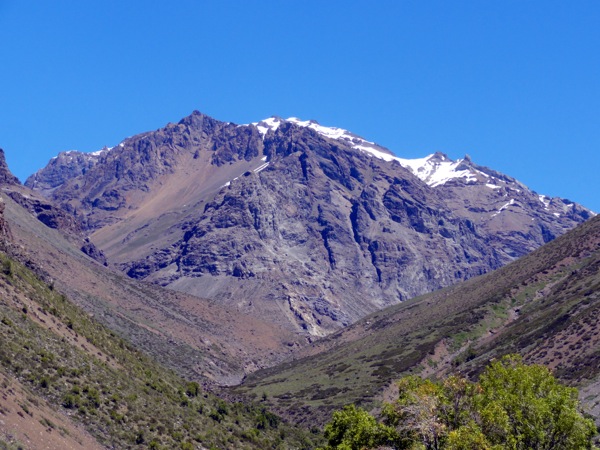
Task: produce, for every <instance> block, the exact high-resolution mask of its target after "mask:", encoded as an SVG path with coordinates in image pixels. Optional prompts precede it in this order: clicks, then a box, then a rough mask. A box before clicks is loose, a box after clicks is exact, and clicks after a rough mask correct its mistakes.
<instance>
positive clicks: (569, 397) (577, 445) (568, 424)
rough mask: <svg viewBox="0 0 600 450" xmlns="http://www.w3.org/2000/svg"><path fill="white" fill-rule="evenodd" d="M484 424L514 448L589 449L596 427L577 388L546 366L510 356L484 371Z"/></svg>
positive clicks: (495, 439) (497, 439) (481, 410)
mask: <svg viewBox="0 0 600 450" xmlns="http://www.w3.org/2000/svg"><path fill="white" fill-rule="evenodd" d="M479 385H480V386H481V394H480V395H479V397H478V399H477V400H478V403H479V404H478V410H479V413H480V417H481V419H480V426H481V428H482V430H483V432H484V433H485V435H486V436H488V439H490V441H491V442H493V443H497V444H502V445H503V446H504V447H505V448H508V449H515V450H517V449H519V450H520V449H523V450H524V449H532V448H533V449H556V450H560V449H565V450H566V449H588V448H591V440H592V437H593V436H594V434H595V432H596V430H595V426H594V423H593V421H592V420H590V419H586V418H584V417H583V416H582V415H581V414H580V413H579V411H578V407H579V401H578V399H577V389H575V388H569V387H566V386H563V385H561V384H560V383H559V382H558V380H557V379H556V378H554V376H553V375H552V373H551V372H550V371H549V370H548V369H547V368H546V367H544V366H540V365H531V366H527V365H525V364H524V363H523V361H522V360H521V357H519V356H515V355H510V356H506V357H504V358H502V359H501V360H500V361H496V362H493V363H492V364H491V365H490V366H489V367H488V368H487V369H486V370H485V372H484V373H483V374H482V376H481V378H480V380H479Z"/></svg>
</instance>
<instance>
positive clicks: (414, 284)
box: [26, 112, 592, 335]
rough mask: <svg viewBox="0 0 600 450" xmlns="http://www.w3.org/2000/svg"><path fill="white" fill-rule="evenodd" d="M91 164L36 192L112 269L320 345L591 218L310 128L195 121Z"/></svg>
mask: <svg viewBox="0 0 600 450" xmlns="http://www.w3.org/2000/svg"><path fill="white" fill-rule="evenodd" d="M84 158H85V157H82V158H77V159H74V161H75V162H74V163H73V164H72V166H68V165H67V166H68V167H66V168H61V167H62V166H61V165H60V164H58V163H56V164H52V163H51V165H50V166H49V167H48V168H46V169H42V170H41V171H39V172H38V173H37V174H36V175H35V178H30V179H28V180H27V182H26V184H27V185H29V186H31V187H32V188H34V189H38V190H40V192H43V193H45V194H46V195H48V196H50V197H51V198H53V199H54V200H56V201H58V202H59V203H60V204H61V205H63V206H64V207H65V208H68V209H70V210H71V211H74V212H75V213H76V214H77V215H78V216H79V217H81V218H82V220H83V221H84V223H85V224H86V226H87V228H88V230H89V231H90V232H93V234H92V236H91V237H92V240H93V241H94V242H95V243H96V244H97V245H98V246H99V247H100V248H101V249H103V250H104V251H105V252H106V254H107V256H108V258H109V261H111V262H113V263H114V264H116V265H118V266H119V267H120V268H121V269H122V270H124V271H125V272H126V273H127V274H128V275H129V276H131V277H134V278H140V279H145V280H148V281H152V282H155V283H160V284H161V285H164V286H168V287H171V288H173V289H176V290H182V291H186V292H189V293H192V294H197V295H202V296H204V297H210V298H213V299H215V300H216V301H219V302H222V303H225V304H228V305H230V306H231V308H235V309H237V310H239V311H240V312H241V313H244V314H256V315H260V316H261V317H269V318H271V319H272V320H273V321H274V322H277V323H287V324H288V325H289V326H291V327H295V328H296V329H297V330H298V331H300V332H308V333H310V334H312V335H323V334H326V333H329V332H331V331H333V330H335V329H338V328H340V327H343V326H345V325H347V324H349V323H351V322H353V321H355V320H357V319H358V318H360V317H362V316H363V315H365V314H367V313H369V312H372V311H374V310H377V309H380V308H382V307H384V306H387V305H390V304H393V303H396V302H399V301H402V300H404V299H407V298H410V297H414V296H416V295H419V294H422V293H425V292H429V291H431V290H434V289H438V288H441V287H444V286H448V285H450V284H453V283H455V282H457V281H461V280H464V279H467V278H470V277H472V276H475V275H478V274H482V273H485V272H487V271H489V270H492V269H495V268H497V267H500V266H501V265H503V264H505V263H507V262H509V261H511V260H512V259H514V258H515V257H517V256H520V255H522V254H524V253H526V252H528V251H531V250H533V249H534V248H536V247H538V246H539V245H541V244H542V243H544V242H546V241H547V240H549V239H552V238H553V237H555V236H558V235H560V234H562V233H564V232H565V231H566V230H568V229H570V228H572V227H573V226H575V225H576V224H577V223H580V222H582V221H583V220H585V219H586V218H588V217H590V216H591V214H592V213H591V212H590V211H588V210H586V209H585V208H583V207H581V206H579V205H576V204H573V203H571V202H568V201H565V200H561V199H549V198H546V197H543V196H538V195H537V194H536V193H534V192H532V191H530V190H529V189H527V188H526V187H525V186H523V185H521V184H520V183H518V182H517V181H516V180H514V179H512V178H510V177H506V176H504V175H502V174H499V173H496V172H494V171H491V170H490V169H487V168H483V167H480V166H477V165H475V164H473V163H472V162H471V161H470V159H468V158H465V160H463V161H458V162H455V161H450V160H448V158H447V157H445V156H444V155H441V154H436V155H432V156H430V157H429V158H428V159H427V163H426V165H423V166H420V167H417V166H415V165H414V164H413V163H407V162H406V161H405V160H401V159H399V158H394V157H393V155H392V154H391V152H389V151H388V150H386V149H384V148H382V147H380V146H377V145H376V144H373V143H369V142H367V141H364V140H363V139H362V138H359V137H358V136H355V135H352V134H350V133H348V132H344V130H339V129H328V128H325V127H320V126H319V125H318V124H316V123H314V122H300V121H298V120H287V121H284V120H281V119H269V120H268V121H264V122H260V123H258V124H252V125H243V126H238V125H235V124H230V123H224V122H219V121H216V120H214V119H212V118H210V117H207V116H205V115H202V114H200V113H198V112H194V113H193V114H192V115H191V116H189V117H187V118H185V119H183V120H182V121H180V122H179V123H178V124H169V125H167V126H166V127H165V128H163V129H160V130H157V131H155V132H150V133H144V134H141V135H138V136H135V137H132V138H129V139H127V140H125V141H123V143H121V144H120V145H119V146H118V147H115V148H113V149H111V150H109V151H108V150H107V151H105V152H101V153H100V155H99V156H94V158H96V159H94V160H93V161H92V160H91V159H90V160H87V162H86V160H85V159H84ZM54 161H55V160H54ZM448 164H450V165H451V167H450V166H448ZM442 166H444V167H445V168H446V169H448V168H449V167H450V169H451V170H450V172H451V173H452V174H454V175H452V176H451V177H449V178H448V179H441V178H440V177H439V173H440V172H436V167H442ZM84 167H85V170H84ZM447 172H449V170H445V171H444V173H447Z"/></svg>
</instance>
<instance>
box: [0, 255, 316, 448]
mask: <svg viewBox="0 0 600 450" xmlns="http://www.w3.org/2000/svg"><path fill="white" fill-rule="evenodd" d="M0 267H1V271H0V375H1V376H2V379H3V380H4V381H3V389H2V391H3V393H4V391H5V389H8V387H9V386H10V385H11V383H14V384H17V385H19V386H20V387H19V389H24V390H25V392H26V393H27V394H26V396H27V398H28V399H29V400H27V401H26V402H22V405H23V406H22V409H23V411H22V414H21V415H22V416H23V420H30V421H31V423H39V422H40V420H46V421H47V422H48V423H47V424H46V426H47V427H48V428H50V431H49V433H52V432H54V433H55V434H58V433H60V432H61V430H59V429H58V428H57V427H56V425H55V428H56V430H55V431H52V429H53V428H52V425H50V424H55V423H56V422H55V421H52V420H48V419H47V418H45V417H46V416H41V415H39V414H38V413H37V412H33V410H32V409H29V408H28V407H27V404H28V403H29V404H31V403H34V404H40V403H41V404H46V402H47V403H48V405H49V408H51V409H52V410H53V411H54V412H53V414H55V415H56V416H57V417H62V418H63V419H64V420H65V421H67V422H76V423H79V424H82V425H83V426H84V427H85V428H86V429H87V430H88V432H89V433H90V434H91V435H93V436H94V438H95V439H97V441H98V442H99V443H101V444H103V445H106V446H111V447H116V448H133V447H149V448H168V449H174V448H311V447H312V446H313V445H314V444H313V443H311V442H310V440H309V439H307V437H306V436H304V435H303V434H302V433H301V432H299V431H298V430H296V429H293V428H291V427H289V426H287V425H285V424H284V423H282V422H281V421H280V419H279V418H278V417H276V416H275V415H273V414H272V413H270V412H269V411H268V410H267V409H265V407H264V406H263V405H261V404H253V405H251V404H244V403H229V402H226V401H224V400H222V399H220V398H217V397H215V396H214V395H212V394H209V393H208V392H206V391H204V390H203V389H202V388H201V387H200V386H199V384H198V383H196V382H193V381H185V380H183V379H181V378H180V377H178V376H177V375H176V374H175V373H173V372H172V371H169V370H166V369H164V368H163V367H161V366H160V365H159V364H157V363H156V362H154V361H153V360H151V359H150V358H149V357H147V356H146V355H144V354H142V353H141V352H139V351H137V350H135V349H134V348H133V347H132V346H131V345H130V344H129V343H127V342H125V341H124V340H123V339H121V338H119V337H117V336H116V335H115V334H114V333H113V332H111V331H109V330H107V329H106V328H105V327H103V326H102V325H100V324H98V323H97V322H96V321H94V320H93V318H91V317H90V316H89V315H87V314H85V313H84V312H83V311H81V310H80V309H79V308H78V307H76V306H75V305H73V304H72V303H71V302H70V301H69V299H68V298H67V297H65V296H64V295H62V294H61V293H59V292H57V291H56V290H55V289H54V288H53V286H52V285H48V284H47V283H46V282H43V281H41V280H40V279H39V278H37V277H36V276H35V274H34V273H33V272H31V271H30V270H29V269H27V268H25V267H24V266H22V265H21V264H20V263H18V262H16V261H14V260H11V259H10V258H8V257H7V256H6V255H5V254H3V253H2V254H0ZM11 380H12V381H11ZM3 404H4V402H3ZM2 414H3V411H0V417H1V416H2ZM30 414H31V415H30ZM66 417H68V419H66ZM55 420H56V419H55ZM44 423H45V422H44ZM0 424H1V425H0V430H2V431H3V432H6V433H8V434H11V433H13V432H14V430H12V431H11V430H6V429H4V427H6V426H8V425H6V424H5V423H4V422H0ZM6 433H5V434H6ZM64 433H65V434H67V433H68V430H67V429H66V428H65V431H64ZM13 434H14V433H13ZM17 441H18V440H17ZM19 442H24V439H22V440H20V441H19Z"/></svg>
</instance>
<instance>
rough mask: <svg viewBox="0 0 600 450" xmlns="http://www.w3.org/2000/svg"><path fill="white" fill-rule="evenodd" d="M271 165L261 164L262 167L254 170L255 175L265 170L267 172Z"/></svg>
mask: <svg viewBox="0 0 600 450" xmlns="http://www.w3.org/2000/svg"><path fill="white" fill-rule="evenodd" d="M269 164H271V163H264V164H261V165H260V166H258V167H257V168H256V169H254V173H259V172H262V171H263V170H265V169H266V168H267V167H269Z"/></svg>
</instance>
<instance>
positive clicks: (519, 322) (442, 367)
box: [235, 217, 600, 423]
mask: <svg viewBox="0 0 600 450" xmlns="http://www.w3.org/2000/svg"><path fill="white" fill-rule="evenodd" d="M599 269H600V217H594V218H593V219H591V220H589V221H587V222H586V223H584V224H582V225H580V226H578V227H577V228H575V229H574V230H572V231H570V232H568V233H567V234H565V235H564V236H561V237H559V238H557V239H556V240H554V241H552V242H550V243H549V244H546V245H544V246H542V247H541V248H539V249H538V250H536V251H534V252H532V253H531V254H529V255H527V256H524V257H523V258H520V259H519V260H517V261H515V262H513V263H511V264H509V265H507V266H505V267H503V268H501V269H498V270H496V271H494V272H491V273H488V274H485V275H482V276H480V277H476V278H472V279H470V280H468V281H466V282H463V283H459V284H457V285H455V286H452V287H449V288H446V289H442V290H439V291H437V292H434V293H431V294H427V295H424V296H422V297H419V298H416V299H413V300H409V301H406V302H403V303H401V304H400V305H395V306H392V307H389V308H387V309H385V310H383V311H379V312H377V313H374V314H372V315H370V316H367V317H365V318H363V319H361V320H360V321H358V322H356V323H355V324H353V325H351V326H350V327H347V328H346V329H343V330H341V331H339V332H337V333H335V334H332V335H330V336H327V337H326V338H323V339H321V340H319V341H316V342H315V343H314V344H312V345H310V346H309V347H307V348H305V349H304V350H303V351H302V352H301V354H300V355H298V357H297V359H296V360H294V361H290V362H288V363H285V364H282V365H279V366H276V367H273V368H269V369H265V370H262V371H259V372H256V373H254V374H252V375H250V376H249V377H248V378H247V379H246V380H245V382H244V383H243V384H242V385H241V386H239V387H237V388H236V389H235V390H236V392H237V393H243V394H244V395H261V394H263V393H265V394H266V396H268V398H269V402H270V404H271V405H272V406H273V407H275V408H276V409H277V410H278V411H280V412H282V413H283V414H286V416H287V417H290V418H292V419H294V420H296V421H298V422H301V423H315V422H317V423H318V422H323V421H327V420H328V417H329V416H330V412H331V410H333V409H339V408H341V407H342V406H343V405H345V404H348V403H359V404H363V405H365V406H371V407H373V405H377V404H378V403H379V402H381V400H383V399H386V398H388V396H389V395H390V393H391V392H392V389H393V385H392V382H393V381H394V380H396V379H398V378H400V377H401V376H403V375H407V374H421V375H422V376H433V377H436V376H443V375H447V374H449V373H454V372H462V373H463V374H467V375H469V376H470V377H476V376H477V374H478V373H480V371H481V370H482V368H483V367H485V366H486V365H487V364H488V363H489V361H490V360H493V359H494V358H498V357H500V356H501V355H504V354H507V353H520V354H521V355H523V357H524V360H525V362H527V363H538V364H543V365H545V366H547V367H550V368H551V369H552V370H553V371H554V374H555V375H556V376H557V377H559V378H560V379H561V380H562V381H563V382H565V383H567V384H569V385H573V386H576V387H578V388H580V397H581V400H582V401H583V403H584V406H585V407H586V409H587V411H588V412H589V413H591V414H592V415H593V416H594V418H595V419H596V421H597V423H600V359H599V358H600V334H599V332H598V329H599V326H600V323H599V320H600V270H599Z"/></svg>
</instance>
